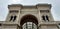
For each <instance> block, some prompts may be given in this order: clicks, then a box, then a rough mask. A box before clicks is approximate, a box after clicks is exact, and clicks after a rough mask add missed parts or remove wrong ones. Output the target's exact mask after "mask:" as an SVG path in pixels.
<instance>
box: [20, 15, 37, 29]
mask: <svg viewBox="0 0 60 29" xmlns="http://www.w3.org/2000/svg"><path fill="white" fill-rule="evenodd" d="M20 25H21V26H22V29H37V26H38V21H37V18H36V17H35V16H33V15H25V16H23V17H22V18H21V22H20Z"/></svg>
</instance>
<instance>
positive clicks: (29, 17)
mask: <svg viewBox="0 0 60 29" xmlns="http://www.w3.org/2000/svg"><path fill="white" fill-rule="evenodd" d="M51 7H52V6H51V4H37V5H34V6H33V5H28V6H27V5H21V4H12V5H8V9H9V13H8V15H7V18H6V21H0V29H23V27H22V26H23V24H24V23H26V22H32V23H35V24H36V26H37V29H60V28H59V26H60V21H54V19H53V17H52V14H51Z"/></svg>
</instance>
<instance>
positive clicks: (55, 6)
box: [0, 0, 60, 21]
mask: <svg viewBox="0 0 60 29" xmlns="http://www.w3.org/2000/svg"><path fill="white" fill-rule="evenodd" d="M38 3H40V4H41V3H48V4H52V8H51V13H52V16H53V18H54V20H55V21H60V19H59V18H60V0H0V21H5V20H6V17H7V15H8V11H9V10H8V5H9V4H22V5H36V4H38Z"/></svg>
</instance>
